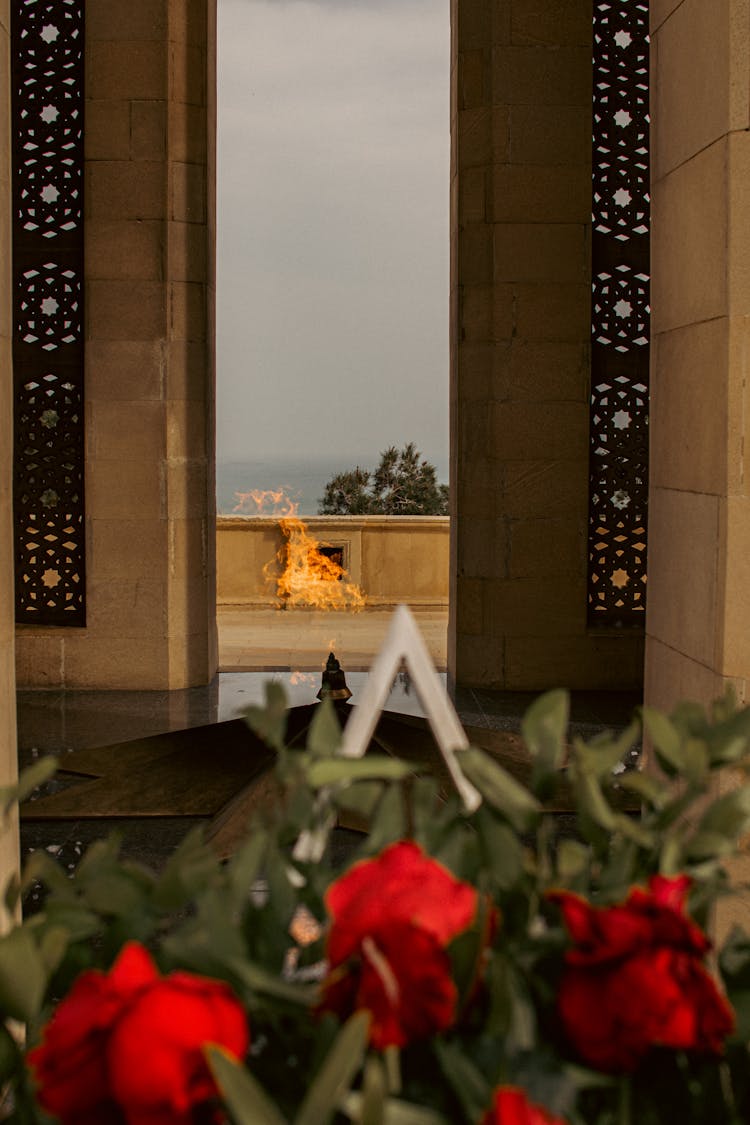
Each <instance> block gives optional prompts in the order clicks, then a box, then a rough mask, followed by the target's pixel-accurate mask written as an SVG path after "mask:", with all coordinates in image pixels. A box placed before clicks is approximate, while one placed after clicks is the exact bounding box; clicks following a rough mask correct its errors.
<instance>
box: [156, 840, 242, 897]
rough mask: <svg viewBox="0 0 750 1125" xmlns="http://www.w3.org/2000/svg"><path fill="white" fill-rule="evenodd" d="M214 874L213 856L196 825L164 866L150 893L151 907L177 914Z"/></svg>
mask: <svg viewBox="0 0 750 1125" xmlns="http://www.w3.org/2000/svg"><path fill="white" fill-rule="evenodd" d="M217 872H218V860H217V858H216V853H215V852H214V851H213V849H212V848H210V847H209V845H208V844H206V842H205V840H204V831H203V826H202V825H197V826H196V827H195V828H193V829H191V830H190V832H188V834H187V836H186V837H185V839H184V840H183V841H182V842H181V844H180V845H179V847H178V848H177V849H176V850H175V851H174V852H173V853H172V855H171V856H169V858H168V860H167V862H166V863H165V865H164V869H163V871H162V873H161V875H160V876H159V879H158V880H157V883H156V886H155V887H154V890H153V902H154V905H155V906H156V907H157V908H158V909H161V910H179V909H180V907H182V906H184V905H185V904H186V903H188V902H190V900H191V899H192V898H194V897H195V896H196V895H197V894H198V893H199V892H200V891H202V890H203V889H204V887H206V886H207V885H208V884H209V883H210V882H211V880H212V879H213V878H215V877H216V874H217ZM247 886H249V882H248V884H247Z"/></svg>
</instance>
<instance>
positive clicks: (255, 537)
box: [216, 516, 450, 606]
mask: <svg viewBox="0 0 750 1125" xmlns="http://www.w3.org/2000/svg"><path fill="white" fill-rule="evenodd" d="M305 526H306V527H307V530H308V533H309V534H310V535H311V536H312V537H314V538H315V539H316V540H317V541H318V542H319V543H321V544H327V545H330V546H333V547H339V546H341V547H343V550H344V566H345V568H346V571H347V574H348V576H349V578H350V580H351V581H352V582H356V583H357V585H358V586H359V587H360V589H361V590H362V593H363V594H364V596H365V599H366V603H367V604H368V605H372V606H382V605H395V604H397V603H399V602H407V603H409V604H410V605H415V606H447V605H448V552H449V534H450V521H449V519H448V517H447V516H312V517H310V518H309V519H306V520H305ZM284 542H285V540H284V534H283V531H282V529H281V525H280V522H279V520H278V519H276V518H270V517H266V516H220V517H219V518H218V520H217V525H216V556H217V572H218V578H217V601H218V604H219V605H275V604H277V600H278V599H277V597H276V590H275V576H276V574H277V573H278V572H279V565H280V564H279V562H278V559H277V555H278V554H279V552H283V547H284Z"/></svg>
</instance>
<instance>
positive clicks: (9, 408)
mask: <svg viewBox="0 0 750 1125" xmlns="http://www.w3.org/2000/svg"><path fill="white" fill-rule="evenodd" d="M0 90H1V91H2V93H1V94H0V785H11V784H13V782H14V781H15V779H16V776H17V772H18V758H17V755H16V691H15V657H14V641H13V618H14V605H13V548H12V544H13V518H12V508H11V497H12V494H13V461H12V454H13V434H12V419H13V364H12V360H11V323H12V307H11V261H10V245H11V233H10V232H11V225H10V223H11V195H10V141H9V138H10V120H9V105H10V6H9V2H8V0H0ZM18 861H19V852H18V821H17V819H16V818H15V817H14V818H13V820H12V822H11V823H10V824H8V825H4V826H0V886H3V887H4V886H5V883H6V880H7V879H8V876H9V875H12V874H13V873H14V872H16V871H17V870H18Z"/></svg>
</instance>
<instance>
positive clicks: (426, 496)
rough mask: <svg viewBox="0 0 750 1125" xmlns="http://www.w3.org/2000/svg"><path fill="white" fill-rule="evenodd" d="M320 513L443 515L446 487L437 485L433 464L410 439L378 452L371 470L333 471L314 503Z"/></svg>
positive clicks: (446, 500) (444, 511)
mask: <svg viewBox="0 0 750 1125" xmlns="http://www.w3.org/2000/svg"><path fill="white" fill-rule="evenodd" d="M318 512H319V514H320V515H323V516H371V515H385V516H447V515H448V486H447V485H446V484H438V481H437V473H436V471H435V466H434V465H431V464H430V462H429V461H427V460H425V459H424V458H423V457H422V454H421V453H420V452H419V450H418V449H417V448H416V446H415V445H414V443H413V442H409V443H408V444H407V445H405V446H404V448H403V449H400V450H399V449H397V448H396V446H395V445H392V446H390V447H389V448H388V449H385V450H384V451H383V452H382V453H381V455H380V464H379V465H378V467H377V468H376V469H374V470H372V471H370V470H369V469H361V468H360V467H359V465H358V466H357V467H356V468H355V469H350V470H349V471H348V472H344V473H336V475H335V476H333V477H331V479H330V480H329V481H328V483H327V484H326V487H325V493H324V495H323V497H322V498H321V499H320V500H319V502H318Z"/></svg>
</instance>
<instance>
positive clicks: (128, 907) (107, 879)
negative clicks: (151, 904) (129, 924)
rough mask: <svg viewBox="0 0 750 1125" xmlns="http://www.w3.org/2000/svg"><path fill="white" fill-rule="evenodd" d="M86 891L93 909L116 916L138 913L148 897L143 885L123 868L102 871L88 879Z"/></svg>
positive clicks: (121, 916)
mask: <svg viewBox="0 0 750 1125" xmlns="http://www.w3.org/2000/svg"><path fill="white" fill-rule="evenodd" d="M84 891H85V899H86V902H87V903H88V905H89V906H90V907H91V909H92V910H95V911H96V912H97V913H99V914H111V915H113V916H114V917H116V918H125V917H128V916H129V915H133V914H136V913H137V912H138V911H139V910H140V909H141V908H142V907H143V905H144V902H145V898H146V896H145V894H144V890H143V887H142V886H140V885H139V884H138V882H137V881H136V880H134V879H132V878H131V877H130V876H129V874H128V872H126V871H123V870H122V869H114V870H112V871H107V872H102V873H101V874H97V875H95V876H94V877H93V878H89V879H87V880H86V883H85V887H84Z"/></svg>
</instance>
